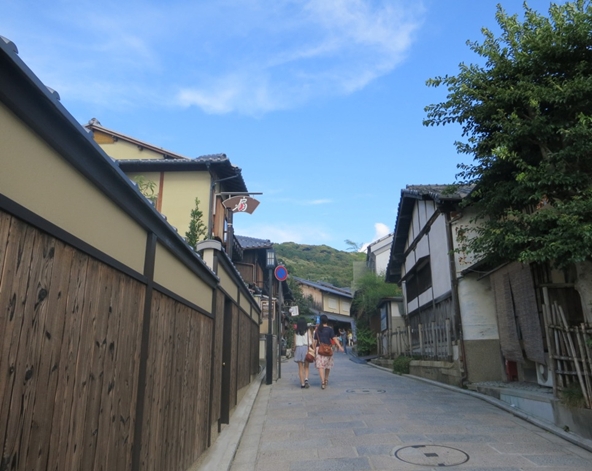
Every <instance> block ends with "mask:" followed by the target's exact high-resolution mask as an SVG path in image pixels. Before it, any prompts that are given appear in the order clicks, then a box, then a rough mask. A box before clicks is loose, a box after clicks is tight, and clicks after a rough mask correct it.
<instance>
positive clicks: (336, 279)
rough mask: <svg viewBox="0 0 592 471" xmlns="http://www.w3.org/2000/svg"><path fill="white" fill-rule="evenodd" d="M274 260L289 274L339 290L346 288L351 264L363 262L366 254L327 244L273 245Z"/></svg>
mask: <svg viewBox="0 0 592 471" xmlns="http://www.w3.org/2000/svg"><path fill="white" fill-rule="evenodd" d="M273 247H274V249H275V251H276V256H277V260H278V261H279V262H280V263H283V264H284V265H285V266H286V268H287V269H288V273H289V274H290V275H294V276H297V277H299V278H304V279H306V280H309V281H324V282H326V283H330V284H332V285H333V286H336V287H339V288H350V287H351V285H352V280H353V277H354V269H353V265H354V262H362V263H363V262H365V260H366V254H365V253H360V252H343V251H341V250H336V249H334V248H332V247H329V246H327V245H302V244H295V243H294V242H284V243H283V244H274V245H273Z"/></svg>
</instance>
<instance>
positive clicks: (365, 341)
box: [356, 325, 376, 356]
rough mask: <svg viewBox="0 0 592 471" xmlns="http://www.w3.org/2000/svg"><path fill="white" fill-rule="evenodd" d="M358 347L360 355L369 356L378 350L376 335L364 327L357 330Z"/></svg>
mask: <svg viewBox="0 0 592 471" xmlns="http://www.w3.org/2000/svg"><path fill="white" fill-rule="evenodd" d="M356 347H357V351H358V355H362V356H363V355H368V354H369V353H372V352H373V351H374V350H375V349H376V335H374V332H372V331H371V330H370V328H369V327H367V326H365V325H363V326H358V327H357V328H356Z"/></svg>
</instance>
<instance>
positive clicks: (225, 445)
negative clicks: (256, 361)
mask: <svg viewBox="0 0 592 471" xmlns="http://www.w3.org/2000/svg"><path fill="white" fill-rule="evenodd" d="M264 379H265V369H263V371H261V373H259V377H258V378H257V379H256V380H255V381H253V382H252V383H251V385H250V386H249V389H248V390H247V392H246V393H245V395H244V397H243V399H242V400H241V402H240V403H239V405H238V406H237V407H236V410H235V411H234V413H233V414H232V416H231V417H230V424H228V426H227V427H226V428H225V429H224V430H222V432H221V433H220V435H218V438H217V439H216V441H215V442H214V444H213V445H212V446H211V447H210V448H208V449H207V450H206V451H205V452H204V453H203V454H202V456H201V457H200V458H199V459H198V460H197V461H196V462H195V463H193V464H192V465H191V467H190V468H189V469H188V470H187V471H228V470H229V469H230V466H231V465H232V462H233V460H234V455H235V454H236V451H237V450H238V446H239V444H240V441H241V439H242V437H243V433H244V432H245V429H246V427H247V423H248V421H249V416H250V415H251V411H252V410H253V405H254V404H255V400H256V399H257V396H258V394H259V389H260V388H261V384H262V383H263V380H264Z"/></svg>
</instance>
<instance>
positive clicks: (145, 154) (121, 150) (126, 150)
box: [94, 131, 164, 160]
mask: <svg viewBox="0 0 592 471" xmlns="http://www.w3.org/2000/svg"><path fill="white" fill-rule="evenodd" d="M99 132H100V131H94V133H95V136H96V134H97V133H99ZM95 140H96V141H97V142H98V143H99V145H100V146H101V148H102V149H103V150H104V151H105V152H106V153H107V155H109V156H110V157H112V158H114V159H116V160H162V159H164V156H163V154H161V153H157V152H153V151H151V150H149V149H145V148H143V147H140V146H138V145H136V144H132V143H131V142H126V141H123V140H117V141H115V142H112V143H106V142H101V141H103V139H95Z"/></svg>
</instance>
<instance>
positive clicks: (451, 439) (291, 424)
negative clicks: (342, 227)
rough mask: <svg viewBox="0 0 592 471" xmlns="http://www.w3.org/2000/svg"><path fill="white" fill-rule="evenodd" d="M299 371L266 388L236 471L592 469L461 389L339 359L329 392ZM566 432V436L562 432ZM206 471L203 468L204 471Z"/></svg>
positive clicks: (552, 439)
mask: <svg viewBox="0 0 592 471" xmlns="http://www.w3.org/2000/svg"><path fill="white" fill-rule="evenodd" d="M311 373H312V375H311V378H310V383H311V388H310V389H300V384H299V380H298V370H297V365H296V364H295V363H294V362H293V361H292V360H288V361H287V362H284V363H282V378H281V379H280V380H279V381H277V382H275V383H274V384H272V385H270V386H267V385H265V384H262V385H261V386H260V389H259V392H258V394H257V398H256V400H255V402H254V405H253V408H252V410H251V412H250V416H249V421H248V423H247V426H246V429H245V430H244V432H243V433H242V438H241V440H240V444H239V446H238V450H237V451H236V454H235V456H234V460H233V462H232V464H231V465H230V470H231V471H252V470H257V471H272V470H273V471H300V470H302V471H305V470H306V471H315V470H339V471H348V470H352V471H353V470H401V471H406V470H418V471H421V470H436V469H442V467H448V468H450V469H459V470H465V471H467V470H473V471H494V470H495V471H519V470H539V471H542V470H553V471H584V470H586V471H590V470H592V453H591V451H592V448H590V447H589V446H587V445H585V446H587V447H588V450H587V449H585V448H582V447H581V446H577V445H576V444H574V443H571V442H570V441H568V440H566V439H564V438H561V437H560V436H558V434H555V433H550V432H549V431H547V430H544V429H542V428H540V427H538V426H536V425H535V424H534V423H531V422H529V421H528V420H523V419H521V418H519V417H517V416H516V415H514V414H513V413H510V412H508V411H507V410H503V408H500V407H497V406H496V405H494V404H492V403H491V401H486V400H483V399H481V398H480V397H478V396H479V395H478V394H476V393H472V392H469V391H463V390H461V389H458V388H451V387H441V386H438V385H436V384H433V383H432V382H426V381H420V380H417V379H414V378H413V377H407V376H397V375H394V374H392V373H390V372H388V371H385V370H384V369H379V368H375V367H373V366H370V365H364V364H358V363H355V362H353V361H350V359H349V357H348V356H347V355H344V354H342V353H336V356H335V368H334V369H333V371H332V372H331V376H330V378H329V385H328V387H327V389H325V390H321V388H320V379H319V376H318V374H317V372H316V369H314V368H311ZM559 435H560V434H559ZM204 469H205V468H204Z"/></svg>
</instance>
